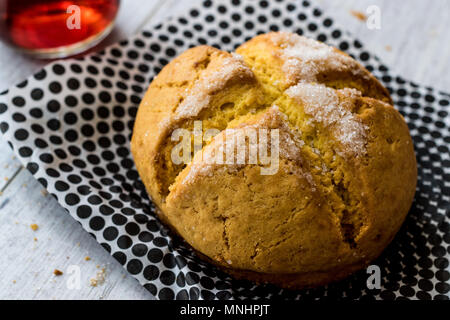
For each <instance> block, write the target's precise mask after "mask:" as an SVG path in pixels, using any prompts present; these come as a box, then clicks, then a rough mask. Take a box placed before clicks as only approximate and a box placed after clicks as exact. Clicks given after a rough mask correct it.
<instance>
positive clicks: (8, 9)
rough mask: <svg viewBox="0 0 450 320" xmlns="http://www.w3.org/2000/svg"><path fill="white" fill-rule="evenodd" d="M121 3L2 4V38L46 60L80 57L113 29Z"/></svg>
mask: <svg viewBox="0 0 450 320" xmlns="http://www.w3.org/2000/svg"><path fill="white" fill-rule="evenodd" d="M119 3H120V0H78V1H77V0H65V1H64V0H0V36H1V38H2V39H3V40H5V41H6V42H7V43H9V44H10V45H12V46H14V47H17V48H19V49H21V50H22V51H25V52H27V53H31V54H34V55H37V56H39V57H43V58H56V57H65V56H69V55H73V54H77V53H80V52H82V51H84V50H86V49H87V48H90V47H92V46H94V45H95V44H97V43H98V42H99V41H100V40H102V39H103V38H104V37H105V36H106V35H107V34H108V33H109V32H110V31H111V29H112V27H113V24H114V20H115V17H116V15H117V11H118V9H119Z"/></svg>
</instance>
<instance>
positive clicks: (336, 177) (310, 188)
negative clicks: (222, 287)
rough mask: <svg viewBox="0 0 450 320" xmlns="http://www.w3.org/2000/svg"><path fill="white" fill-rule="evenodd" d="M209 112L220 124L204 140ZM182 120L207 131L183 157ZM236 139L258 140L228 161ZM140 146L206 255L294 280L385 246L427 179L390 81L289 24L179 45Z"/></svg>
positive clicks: (146, 177)
mask: <svg viewBox="0 0 450 320" xmlns="http://www.w3.org/2000/svg"><path fill="white" fill-rule="evenodd" d="M199 121H201V122H199ZM199 124H200V125H201V129H202V130H203V131H202V132H203V133H205V132H207V131H208V132H213V134H210V135H209V138H208V137H205V136H204V137H203V140H202V141H201V144H200V145H199V144H198V143H196V141H197V140H196V139H195V134H197V136H198V132H197V133H195V132H196V131H195V130H197V131H198V125H199ZM196 128H197V129H196ZM177 129H184V131H182V132H194V134H193V136H194V138H192V139H191V138H189V139H190V140H189V146H192V145H193V147H192V148H191V150H189V151H186V150H183V152H182V153H183V154H182V156H183V159H185V160H186V161H184V162H181V163H180V161H175V160H174V158H173V156H174V154H175V155H176V154H177V152H179V150H178V149H177V146H179V143H180V140H181V139H180V135H177V136H175V137H174V132H176V131H177ZM210 129H214V130H210ZM178 132H180V131H179V130H178ZM255 132H256V134H257V137H256V140H254V139H253V138H254V136H252V134H254V133H255ZM272 132H276V134H275V133H274V134H273V136H272V135H271V134H272ZM264 135H267V136H266V138H264ZM242 137H243V139H242ZM274 137H275V138H274ZM276 137H278V140H277V139H276ZM272 138H273V139H272ZM232 141H240V144H236V146H240V147H243V148H244V152H242V153H239V152H238V151H236V152H235V153H234V154H231V153H230V157H227V158H226V161H222V162H221V161H216V160H218V159H219V160H220V159H221V156H223V155H225V156H227V155H228V154H226V151H227V146H229V145H232V143H231V142H232ZM197 142H198V141H197ZM261 145H262V146H264V147H267V150H266V151H267V154H266V157H265V158H264V157H263V156H262V154H260V153H258V152H260V150H264V148H262V147H261ZM196 146H197V147H196ZM131 148H132V153H133V156H134V160H135V163H136V166H137V169H138V172H139V174H140V176H141V178H142V181H143V183H144V185H145V187H146V189H147V191H148V193H149V195H150V196H151V198H152V200H153V202H154V203H155V205H156V206H157V207H158V208H159V210H158V212H159V213H158V215H159V217H160V219H161V220H162V221H163V222H164V223H166V224H167V225H169V226H170V227H171V228H172V229H173V230H175V231H176V232H177V233H178V234H179V235H180V236H181V237H183V238H184V239H185V240H186V241H187V242H188V243H189V244H190V245H191V246H192V247H193V248H194V249H195V250H196V251H198V252H199V253H200V256H201V257H203V258H205V259H207V260H208V261H210V262H212V263H214V264H215V265H217V266H219V267H220V268H222V269H223V270H225V271H226V272H228V273H230V274H232V275H233V276H235V277H238V278H246V279H250V280H254V281H257V282H270V283H274V284H277V285H279V286H282V287H286V288H303V287H313V286H317V285H321V284H325V283H328V282H330V281H336V280H339V279H342V278H343V277H345V276H347V275H349V274H350V273H352V272H354V271H356V270H358V269H361V268H363V267H364V266H366V265H367V264H368V263H369V262H370V261H372V260H373V259H375V258H376V257H377V256H378V255H380V253H381V252H382V250H383V249H384V248H385V247H386V246H387V245H388V244H389V242H390V241H391V240H392V239H393V237H394V236H395V234H396V232H397V231H398V230H399V228H400V226H401V224H402V222H403V221H404V219H405V216H406V214H407V212H408V210H409V208H410V205H411V202H412V200H413V197H414V192H415V186H416V179H417V170H416V160H415V155H414V149H413V144H412V141H411V137H410V135H409V131H408V127H407V125H406V123H405V121H404V119H403V118H402V116H401V115H400V114H399V113H398V112H397V111H396V110H395V109H394V107H393V106H392V101H391V98H390V96H389V93H388V91H387V90H386V89H385V88H384V87H383V86H382V85H381V84H380V83H379V82H378V81H377V80H376V78H375V77H374V76H373V75H371V74H370V73H369V72H368V71H367V70H366V69H365V68H364V67H363V66H361V65H360V64H359V63H358V62H356V61H355V60H354V59H352V58H351V57H350V56H348V55H347V54H345V53H343V52H341V51H339V50H337V49H335V48H332V47H329V46H327V45H325V44H322V43H320V42H317V41H314V40H311V39H307V38H305V37H301V36H298V35H296V34H291V33H286V32H277V33H268V34H263V35H259V36H257V37H255V38H253V39H251V40H250V41H248V42H246V43H244V44H243V45H242V46H240V47H239V48H238V49H237V50H236V53H232V54H230V53H228V52H224V51H221V50H218V49H215V48H212V47H209V46H199V47H195V48H192V49H189V50H187V51H186V52H184V53H183V54H181V55H180V56H178V57H177V58H175V59H174V60H173V61H172V62H170V63H169V64H168V65H167V66H166V67H164V69H163V70H162V71H161V72H160V73H159V75H158V76H157V77H155V79H154V80H153V81H152V83H151V85H150V87H149V89H148V91H147V93H146V95H145V97H144V98H143V100H142V102H141V105H140V107H139V110H138V114H137V118H136V123H135V127H134V132H133V137H132V142H131ZM241 149H242V148H241ZM174 150H177V151H176V152H174ZM178 155H180V154H178ZM255 155H256V161H255V158H254V156H255ZM274 155H276V157H273V159H274V161H275V162H273V163H270V162H268V161H267V159H268V157H269V156H270V157H271V158H270V159H272V156H274ZM222 159H224V158H222ZM228 160H232V161H228ZM274 164H275V165H276V166H274ZM271 167H276V170H271V169H270V168H271ZM264 169H266V170H265V172H264Z"/></svg>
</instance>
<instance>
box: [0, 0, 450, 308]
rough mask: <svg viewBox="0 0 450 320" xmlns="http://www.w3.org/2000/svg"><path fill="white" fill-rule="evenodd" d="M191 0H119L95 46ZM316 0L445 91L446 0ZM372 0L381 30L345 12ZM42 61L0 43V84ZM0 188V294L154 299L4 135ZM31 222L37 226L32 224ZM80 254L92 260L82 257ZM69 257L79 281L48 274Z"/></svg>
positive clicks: (413, 74)
mask: <svg viewBox="0 0 450 320" xmlns="http://www.w3.org/2000/svg"><path fill="white" fill-rule="evenodd" d="M195 1H196V0H183V1H181V0H122V6H121V9H120V12H119V16H118V21H117V24H116V28H115V30H114V31H113V33H112V34H111V35H110V36H109V37H108V38H107V39H106V40H105V41H104V42H103V43H102V44H101V45H100V47H102V46H105V45H107V44H110V43H112V42H115V41H117V40H118V39H123V38H127V37H128V36H130V35H131V34H133V33H135V32H137V31H138V30H139V29H141V28H143V27H147V28H148V27H151V25H152V24H154V23H157V22H158V21H161V20H162V19H164V18H165V17H167V16H168V15H175V14H177V13H180V12H183V11H184V12H185V11H186V10H185V9H186V7H189V6H191V5H192V3H194V2H195ZM242 1H246V0H242ZM247 1H248V0H247ZM299 1H300V0H299ZM317 4H318V5H320V6H321V7H322V8H323V9H324V11H325V14H327V15H330V16H332V17H334V18H335V20H336V22H338V23H339V24H341V25H343V26H345V27H346V28H347V30H349V31H351V32H352V33H353V34H354V35H356V36H357V37H358V38H359V39H361V40H362V42H363V43H364V44H365V45H366V47H367V48H368V50H369V51H371V52H374V53H376V54H377V55H378V56H379V57H380V58H381V59H382V60H383V61H384V62H385V64H386V65H388V66H389V67H390V68H391V69H392V70H393V72H395V73H397V74H401V75H403V77H405V78H407V79H410V80H413V81H415V82H416V83H420V84H425V85H429V86H433V87H435V88H438V89H441V90H444V91H447V92H450V76H449V74H450V63H449V61H450V34H449V33H448V21H450V1H448V0H434V1H423V0H410V1H407V2H406V1H402V0H378V1H376V0H341V1H336V0H317ZM372 4H375V5H377V6H379V8H380V9H381V29H380V30H369V29H368V28H367V26H366V24H365V23H364V22H362V21H360V20H358V19H357V18H355V17H354V16H353V15H352V14H350V11H351V10H356V11H360V12H365V11H366V8H367V7H368V6H370V5H372ZM97 48H98V47H97ZM45 63H46V62H44V61H39V60H32V59H30V58H29V57H26V56H22V55H20V54H18V53H17V52H15V51H13V50H11V49H9V48H7V47H5V46H4V45H3V44H1V43H0V91H3V90H4V89H6V88H8V87H9V86H11V85H13V84H15V83H18V82H19V81H20V80H23V79H25V78H26V77H27V76H29V75H30V74H32V73H33V72H34V71H36V70H37V69H39V68H40V67H42V66H43V65H45ZM0 191H1V195H0V248H1V254H0V299H153V297H152V296H151V294H150V293H148V292H147V291H146V290H145V289H143V288H142V287H141V286H140V285H139V284H138V283H137V281H135V280H134V278H132V277H131V276H129V275H128V274H127V273H126V271H125V270H124V269H123V268H122V266H121V265H120V264H119V263H118V262H116V261H115V260H114V259H113V258H112V257H111V256H110V255H109V254H108V253H107V252H106V251H105V250H104V249H103V248H102V247H101V246H100V245H99V244H98V243H97V242H96V241H95V240H94V239H93V238H92V237H90V236H89V235H88V234H87V233H86V232H85V231H84V230H83V229H82V228H81V227H80V225H79V224H78V223H76V222H75V221H74V220H73V219H72V218H71V217H70V216H69V215H67V214H66V213H65V212H64V210H63V209H62V208H61V207H60V206H59V205H58V203H57V202H56V200H54V199H53V198H52V197H49V196H47V195H46V194H45V192H42V191H43V190H42V187H41V186H40V184H39V183H38V182H37V181H35V180H34V178H33V177H32V176H31V175H30V173H28V171H27V170H24V169H23V168H22V167H21V165H20V163H19V162H18V160H17V159H15V157H14V156H13V153H12V152H11V151H10V149H9V147H8V146H7V145H6V144H5V143H4V142H3V141H0ZM31 224H37V225H38V226H39V229H38V230H37V231H33V230H32V229H31V228H30V225H31ZM87 256H89V257H90V258H91V260H89V261H86V260H85V257H87ZM72 265H75V266H78V267H79V268H80V271H81V279H82V283H81V286H80V288H79V289H70V288H68V286H67V274H65V275H63V276H59V277H56V276H54V275H53V270H54V269H59V270H61V271H63V272H66V271H67V270H68V268H69V267H70V266H72ZM101 268H106V281H105V283H104V284H102V285H99V286H97V287H92V286H90V285H89V280H90V279H91V278H94V277H95V276H96V273H97V271H98V270H99V269H101Z"/></svg>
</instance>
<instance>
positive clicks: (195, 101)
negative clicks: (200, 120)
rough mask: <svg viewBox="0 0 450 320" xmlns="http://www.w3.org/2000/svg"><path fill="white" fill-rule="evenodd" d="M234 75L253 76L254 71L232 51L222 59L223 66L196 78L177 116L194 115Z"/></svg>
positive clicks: (205, 105) (177, 111)
mask: <svg viewBox="0 0 450 320" xmlns="http://www.w3.org/2000/svg"><path fill="white" fill-rule="evenodd" d="M233 77H238V78H245V77H253V72H252V71H251V70H250V69H249V68H248V67H247V66H246V65H245V63H244V59H243V58H242V57H241V56H240V55H238V54H236V53H232V54H231V55H230V56H227V57H225V58H223V59H222V61H221V66H219V68H218V70H215V71H213V72H211V73H209V74H206V75H205V76H204V77H201V78H200V79H198V80H196V81H195V83H194V85H193V87H192V88H191V89H186V98H185V99H184V101H183V102H182V103H181V104H180V105H179V106H178V108H177V110H176V117H178V118H185V117H194V116H196V115H198V114H199V113H200V111H202V110H203V109H204V108H206V107H207V106H208V104H209V103H210V98H211V95H212V94H214V93H215V92H217V91H218V90H220V89H223V88H224V87H225V85H226V83H227V82H228V81H229V80H230V79H232V78H233Z"/></svg>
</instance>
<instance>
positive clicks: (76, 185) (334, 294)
mask: <svg viewBox="0 0 450 320" xmlns="http://www.w3.org/2000/svg"><path fill="white" fill-rule="evenodd" d="M270 30H273V31H276V30H290V31H293V32H297V33H298V34H303V35H306V36H308V37H312V38H315V39H318V40H320V41H324V42H326V43H328V44H331V45H334V46H336V47H338V48H340V49H341V50H344V51H346V52H347V53H349V54H351V55H352V56H353V57H355V58H356V59H358V60H359V61H361V62H362V63H363V64H364V65H365V66H366V67H367V69H369V70H370V71H372V72H373V73H374V74H375V75H376V76H377V77H378V78H379V79H381V81H382V82H383V83H384V85H385V86H387V87H388V88H389V90H390V92H391V94H392V97H393V99H394V101H395V106H396V108H398V110H400V112H401V113H402V114H403V116H404V117H405V119H406V121H407V123H408V125H409V128H410V130H411V134H412V136H413V139H414V143H415V150H416V154H417V160H418V170H419V181H418V185H417V193H416V198H415V201H414V203H413V206H412V209H411V211H410V213H409V216H408V218H407V220H406V222H405V224H404V225H403V227H402V229H401V231H400V232H399V234H398V235H397V237H396V238H395V239H394V241H393V242H392V244H391V245H390V246H389V247H388V248H387V249H386V250H385V252H384V253H383V255H382V256H381V257H380V258H379V259H378V260H377V261H375V262H374V264H377V265H378V266H379V267H380V269H381V273H382V280H381V289H374V290H369V289H368V288H367V286H366V280H367V276H368V275H367V274H366V272H365V271H364V270H363V271H361V272H359V273H357V274H355V275H353V276H351V277H349V278H348V279H346V280H344V281H341V282H339V283H336V284H331V285H329V286H326V287H321V288H316V289H312V290H304V291H286V290H282V289H279V288H276V287H274V286H271V285H256V284H254V283H251V282H247V281H236V280H232V279H231V278H230V277H229V276H227V275H225V274H223V273H221V272H220V271H218V270H217V269H215V268H214V267H212V266H211V265H209V264H207V263H205V262H203V261H201V260H199V259H198V258H197V257H196V256H195V254H194V253H193V252H192V251H191V250H190V249H189V248H188V246H187V245H185V244H184V243H183V242H182V241H181V240H179V239H177V238H175V237H173V235H172V234H171V233H170V232H169V231H168V230H167V229H166V228H165V227H164V226H162V225H161V224H160V222H159V221H158V220H157V219H156V218H155V214H154V208H153V206H152V203H151V201H150V200H149V198H148V196H147V194H146V192H145V190H144V186H143V184H142V182H141V181H140V179H139V176H138V173H137V172H136V168H135V166H134V163H133V160H132V157H131V154H130V146H129V142H130V137H131V131H132V128H133V121H134V118H135V116H136V111H137V108H138V105H139V102H140V100H141V98H142V96H143V94H144V92H145V90H146V88H147V86H148V84H149V82H150V81H151V79H152V78H153V77H154V76H155V75H156V74H157V73H158V72H159V71H160V70H161V68H162V67H163V66H164V65H165V64H167V63H168V61H170V60H171V59H172V58H173V57H174V56H176V55H178V54H180V53H181V52H182V51H184V50H186V49H187V48H189V47H192V46H196V45H199V44H209V45H213V46H216V47H218V48H221V49H224V50H234V48H236V47H237V46H238V45H239V44H241V43H243V42H244V41H246V40H247V39H249V38H251V37H253V36H255V35H256V34H258V33H264V32H268V31H270ZM449 99H450V97H449V94H447V93H443V92H437V91H436V90H434V89H433V88H427V87H423V86H419V85H417V84H414V83H412V82H410V81H407V80H404V79H402V78H401V77H398V76H395V75H393V74H392V73H391V72H390V71H389V69H388V68H387V67H386V66H385V65H383V64H382V63H381V62H380V61H379V59H378V58H377V57H375V56H373V55H372V54H370V53H369V52H367V51H366V50H365V49H364V47H363V45H362V44H361V43H360V42H359V41H358V40H356V39H354V38H353V37H352V36H351V35H350V34H348V33H347V32H345V31H344V30H342V29H341V28H339V27H338V26H336V25H335V23H334V22H333V20H332V19H331V18H329V17H326V16H324V15H323V13H322V11H321V10H320V9H317V8H314V7H313V6H312V5H311V4H310V3H309V2H308V1H303V2H302V1H264V0H262V1H237V0H232V1H221V2H212V1H204V2H203V3H202V4H201V5H200V6H199V7H197V8H193V9H192V10H190V11H189V12H187V13H186V14H185V15H184V16H180V17H174V18H172V19H169V20H167V21H166V22H164V23H163V24H160V25H158V26H156V27H154V28H153V29H149V30H146V31H143V32H141V33H140V34H138V35H136V36H134V37H133V38H131V39H129V40H126V41H123V42H121V43H118V44H116V45H113V46H111V47H109V48H107V49H106V50H103V51H101V52H98V53H96V54H93V55H90V56H87V57H84V58H81V59H69V60H65V61H59V62H55V63H52V64H50V65H48V66H47V67H45V68H44V69H42V70H41V71H39V72H38V73H36V74H35V75H33V76H32V77H30V78H29V79H27V80H25V81H23V82H22V83H20V84H18V85H16V86H14V87H12V88H10V89H9V90H8V91H6V92H3V93H2V94H1V95H0V128H1V131H2V132H3V137H4V139H6V140H7V141H8V143H9V145H10V146H11V148H13V149H14V151H15V152H16V153H17V154H18V156H19V158H20V160H21V161H22V163H23V164H24V166H26V168H27V169H28V170H29V171H30V172H31V173H32V174H33V175H34V176H35V177H36V179H38V180H39V182H40V183H41V184H42V185H43V186H44V187H45V188H47V190H48V191H49V192H50V193H51V194H52V195H53V196H54V197H55V198H56V199H57V200H58V201H59V203H60V204H61V206H63V207H64V208H65V209H66V210H67V212H68V213H69V214H70V215H71V216H73V218H74V219H76V220H77V221H79V222H80V223H81V225H82V226H83V227H84V228H85V229H86V231H88V232H89V233H90V234H91V235H92V236H94V237H95V238H96V239H97V241H98V242H99V243H100V244H101V245H102V246H103V247H104V248H105V250H107V251H108V252H110V253H111V255H112V256H113V257H114V258H115V259H117V260H118V261H119V262H120V263H121V264H123V266H124V268H126V270H128V272H129V273H130V274H131V275H133V276H134V277H135V278H136V279H137V280H138V281H139V282H140V283H141V284H142V285H143V286H144V287H145V288H147V289H148V290H149V291H150V292H151V293H152V294H153V295H155V296H156V297H157V298H159V299H232V298H234V299H245V298H266V299H267V298H274V299H322V298H324V299H325V298H326V299H396V298H397V299H400V298H402V299H405V298H411V299H448V297H449V290H450V285H449V258H450V245H449V244H450V156H449V143H450V120H449V116H448V112H449Z"/></svg>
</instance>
